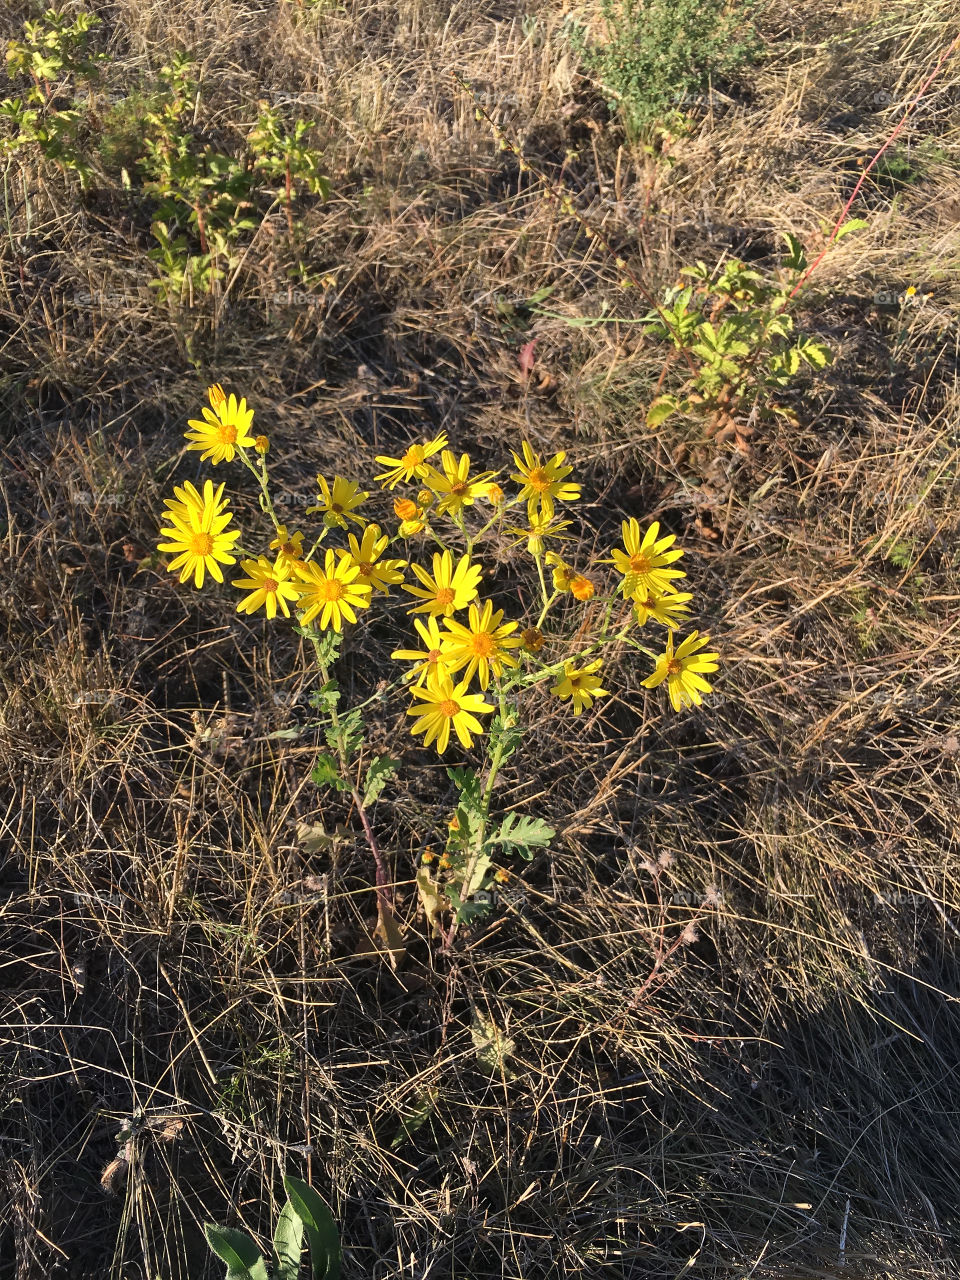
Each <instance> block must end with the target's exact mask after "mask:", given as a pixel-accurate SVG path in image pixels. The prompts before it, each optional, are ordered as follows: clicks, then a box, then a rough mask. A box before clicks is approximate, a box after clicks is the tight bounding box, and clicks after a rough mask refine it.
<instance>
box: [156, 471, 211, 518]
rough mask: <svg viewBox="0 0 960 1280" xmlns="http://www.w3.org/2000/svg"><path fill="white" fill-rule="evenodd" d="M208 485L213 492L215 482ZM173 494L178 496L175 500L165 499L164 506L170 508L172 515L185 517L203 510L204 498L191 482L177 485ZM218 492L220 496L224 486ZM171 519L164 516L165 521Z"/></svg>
mask: <svg viewBox="0 0 960 1280" xmlns="http://www.w3.org/2000/svg"><path fill="white" fill-rule="evenodd" d="M207 484H209V485H210V487H211V492H212V490H213V481H212V480H208V481H207ZM173 492H174V493H175V494H176V497H175V498H164V500H163V505H164V506H165V507H169V509H170V512H171V513H177V514H179V515H185V514H186V513H187V512H189V511H199V510H201V509H202V507H203V496H202V495H201V494H200V492H199V491H198V490H197V488H196V487H195V486H194V485H192V484H191V483H190V481H189V480H185V481H184V482H183V484H175V485H174V486H173ZM217 492H218V495H219V494H220V493H222V492H223V485H221V486H220V488H219V490H218V491H217ZM169 518H170V516H169V515H165V516H164V519H165V520H168V519H169Z"/></svg>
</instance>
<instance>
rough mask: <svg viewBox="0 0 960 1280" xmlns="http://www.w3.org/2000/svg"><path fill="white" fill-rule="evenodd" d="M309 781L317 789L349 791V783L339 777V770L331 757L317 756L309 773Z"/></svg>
mask: <svg viewBox="0 0 960 1280" xmlns="http://www.w3.org/2000/svg"><path fill="white" fill-rule="evenodd" d="M310 780H311V781H312V782H315V783H316V784H317V786H318V787H333V788H334V789H335V790H336V791H349V790H350V783H349V782H344V780H343V778H341V777H340V770H339V768H338V766H337V762H336V760H334V758H333V756H328V755H319V756H317V762H316V764H315V765H314V766H313V769H312V771H311V773H310Z"/></svg>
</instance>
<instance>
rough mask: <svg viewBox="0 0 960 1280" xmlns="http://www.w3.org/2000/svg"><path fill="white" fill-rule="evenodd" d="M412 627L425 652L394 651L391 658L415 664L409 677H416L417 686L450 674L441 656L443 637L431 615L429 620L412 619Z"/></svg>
mask: <svg viewBox="0 0 960 1280" xmlns="http://www.w3.org/2000/svg"><path fill="white" fill-rule="evenodd" d="M413 625H414V626H415V627H416V629H417V631H418V632H419V633H420V638H421V640H422V641H423V643H424V644H425V645H426V646H427V647H426V649H425V650H422V651H421V650H420V649H394V651H393V653H391V655H390V657H391V658H397V659H400V660H402V661H405V662H415V663H416V664H417V665H416V666H415V667H412V668H411V670H410V675H411V676H414V675H415V676H416V677H417V684H423V682H424V680H432V679H439V678H440V677H442V676H446V675H449V674H450V668H449V667H448V665H447V662H446V660H445V658H444V656H443V652H442V647H443V637H442V636H441V634H440V627H439V626H438V625H437V620H436V618H435V617H433V616H432V615H431V616H430V617H429V618H426V619H422V618H414V620H413Z"/></svg>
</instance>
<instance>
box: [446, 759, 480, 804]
mask: <svg viewBox="0 0 960 1280" xmlns="http://www.w3.org/2000/svg"><path fill="white" fill-rule="evenodd" d="M447 777H448V778H449V779H450V781H451V782H452V783H453V784H454V786H455V787H456V788H457V790H458V791H459V792H460V803H461V804H462V805H463V807H464V808H466V809H470V810H475V811H476V812H478V813H479V812H481V810H482V807H483V797H482V795H481V794H480V779H479V778H478V777H477V773H476V770H475V769H447Z"/></svg>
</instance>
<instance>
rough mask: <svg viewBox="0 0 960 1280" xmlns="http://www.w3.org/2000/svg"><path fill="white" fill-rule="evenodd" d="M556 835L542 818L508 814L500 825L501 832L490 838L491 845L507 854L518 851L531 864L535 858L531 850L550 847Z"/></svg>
mask: <svg viewBox="0 0 960 1280" xmlns="http://www.w3.org/2000/svg"><path fill="white" fill-rule="evenodd" d="M556 834H557V833H556V831H554V829H553V827H550V826H548V825H547V824H546V823H545V822H544V821H543V819H542V818H531V817H528V816H524V815H522V814H518V813H508V814H507V816H506V817H505V818H504V819H503V821H502V822H501V824H500V830H499V831H498V832H497V834H496V835H495V836H491V837H490V840H489V843H490V844H491V845H495V844H498V845H500V846H501V847H502V848H503V849H504V850H506V851H507V852H509V851H510V850H516V852H517V853H519V854H520V856H521V857H522V858H526V859H527V861H528V862H529V861H530V859H531V858H532V857H533V854H532V853H531V849H535V848H537V847H538V846H540V847H544V846H546V845H548V844H549V843H550V841H551V840H552V839H553V837H554V836H555V835H556Z"/></svg>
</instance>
